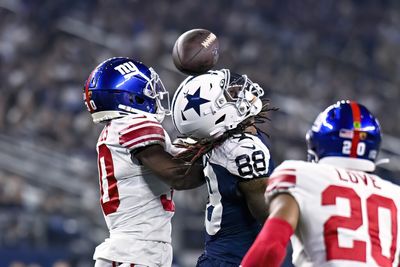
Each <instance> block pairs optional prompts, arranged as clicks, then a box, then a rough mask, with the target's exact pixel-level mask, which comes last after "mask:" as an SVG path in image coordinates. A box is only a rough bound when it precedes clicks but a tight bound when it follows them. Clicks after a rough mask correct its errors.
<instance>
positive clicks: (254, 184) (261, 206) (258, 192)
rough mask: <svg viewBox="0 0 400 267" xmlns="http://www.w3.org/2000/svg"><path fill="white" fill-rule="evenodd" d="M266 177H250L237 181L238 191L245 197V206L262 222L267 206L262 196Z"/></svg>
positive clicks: (265, 215) (265, 216) (264, 218)
mask: <svg viewBox="0 0 400 267" xmlns="http://www.w3.org/2000/svg"><path fill="white" fill-rule="evenodd" d="M266 185H267V179H266V178H261V179H252V180H249V181H243V182H239V184H238V187H239V191H240V193H241V194H242V195H243V196H244V197H245V199H246V202H247V206H248V208H249V210H250V212H251V215H253V217H254V218H256V219H257V220H258V221H259V222H261V223H264V222H265V220H266V219H267V217H268V206H267V203H266V200H265V197H264V193H265V189H266Z"/></svg>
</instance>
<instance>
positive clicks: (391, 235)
mask: <svg viewBox="0 0 400 267" xmlns="http://www.w3.org/2000/svg"><path fill="white" fill-rule="evenodd" d="M282 192H286V193H289V194H291V195H292V196H293V197H294V198H295V199H296V201H297V203H298V205H299V208H300V220H299V224H298V227H297V230H296V234H295V235H294V236H292V245H293V263H294V264H295V265H296V266H301V267H305V266H316V267H317V266H318V267H326V266H330V267H333V266H338V267H356V266H357V267H360V266H371V267H372V266H396V267H397V266H398V264H399V249H400V237H399V234H398V233H399V230H400V204H399V203H400V187H399V186H397V185H395V184H393V183H391V182H388V181H385V180H383V179H381V178H380V177H378V176H376V175H373V174H369V173H365V172H362V171H355V170H349V169H343V168H339V167H335V166H332V165H326V164H322V163H319V164H317V163H308V162H303V161H285V162H284V163H282V164H281V165H280V166H279V167H278V168H277V169H276V170H275V171H274V173H273V174H272V175H271V177H270V180H269V183H268V188H267V195H268V197H272V196H274V195H275V194H277V193H282Z"/></svg>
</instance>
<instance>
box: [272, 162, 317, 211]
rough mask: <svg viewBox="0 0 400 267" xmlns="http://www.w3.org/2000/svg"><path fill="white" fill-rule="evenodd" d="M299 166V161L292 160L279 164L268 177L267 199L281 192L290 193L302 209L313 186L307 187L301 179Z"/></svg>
mask: <svg viewBox="0 0 400 267" xmlns="http://www.w3.org/2000/svg"><path fill="white" fill-rule="evenodd" d="M299 168H300V166H299V164H298V162H297V161H291V160H288V161H284V162H283V163H282V164H281V165H279V166H278V167H277V168H276V169H275V170H274V172H273V173H272V174H271V176H270V177H269V179H268V185H267V190H266V192H265V196H266V199H268V201H269V200H271V199H272V198H273V197H275V196H276V195H277V194H281V193H286V194H290V195H291V196H293V197H294V198H295V200H296V202H297V204H298V205H299V207H300V209H302V208H303V205H304V201H305V200H306V199H307V195H308V193H309V191H310V190H311V188H306V187H305V185H304V182H301V180H300V179H299V178H300V176H299V172H300V169H299Z"/></svg>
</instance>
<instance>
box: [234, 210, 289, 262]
mask: <svg viewBox="0 0 400 267" xmlns="http://www.w3.org/2000/svg"><path fill="white" fill-rule="evenodd" d="M292 234H293V228H292V227H291V226H290V224H289V223H287V222H286V221H285V220H282V219H278V218H271V219H268V220H267V221H266V222H265V225H264V227H263V229H262V230H261V232H260V233H259V235H258V237H257V239H256V240H255V241H254V243H253V245H252V246H251V248H250V249H249V251H248V252H247V254H246V255H245V257H244V258H243V260H242V263H241V266H243V267H265V266H268V267H279V266H281V264H282V263H283V260H284V259H285V255H286V246H287V244H288V242H289V240H290V236H291V235H292Z"/></svg>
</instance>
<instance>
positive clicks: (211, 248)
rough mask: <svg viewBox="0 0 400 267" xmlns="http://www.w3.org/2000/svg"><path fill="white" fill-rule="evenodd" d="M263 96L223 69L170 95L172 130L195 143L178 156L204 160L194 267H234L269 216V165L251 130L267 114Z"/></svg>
mask: <svg viewBox="0 0 400 267" xmlns="http://www.w3.org/2000/svg"><path fill="white" fill-rule="evenodd" d="M263 93H264V92H263V90H262V88H261V87H260V86H259V85H258V84H256V83H253V82H252V81H251V80H250V79H248V78H247V76H246V75H239V74H234V73H231V72H230V71H229V70H227V69H222V70H217V71H210V72H208V73H205V74H202V75H199V76H194V77H193V76H190V77H188V78H187V79H186V80H185V81H183V82H182V84H181V85H180V87H179V88H178V89H177V91H176V93H175V95H174V99H173V101H172V110H173V112H172V116H173V122H174V124H175V127H176V128H177V129H178V131H179V132H180V133H181V134H183V135H185V136H190V137H191V138H193V139H195V140H196V141H197V142H196V143H194V144H193V143H192V144H187V146H186V148H187V149H188V150H187V151H186V152H184V153H183V154H181V155H180V157H188V158H190V159H192V160H195V159H197V158H203V163H204V175H205V178H206V181H207V188H208V195H209V202H208V204H207V206H206V210H205V228H206V245H205V251H204V253H203V255H202V256H201V257H200V258H199V260H198V263H197V266H198V267H208V266H210V267H211V266H224V267H231V266H232V267H237V266H238V265H239V264H240V261H241V259H242V257H243V256H244V254H245V253H246V251H247V249H248V248H249V247H250V245H251V244H252V243H253V241H254V239H255V237H256V236H257V234H258V232H259V230H260V229H261V225H262V223H263V222H264V221H265V219H266V217H267V208H266V204H265V200H264V192H265V188H266V181H265V179H266V177H268V175H269V173H270V171H271V169H272V164H271V160H270V159H271V157H270V153H269V149H268V147H267V146H266V144H265V143H264V142H263V136H262V135H261V134H260V133H259V132H258V131H257V128H256V126H255V122H256V121H257V122H259V119H261V116H263V115H265V111H268V110H269V108H268V104H267V103H264V104H265V105H263V103H262V101H261V96H262V95H263ZM264 141H265V140H264Z"/></svg>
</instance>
